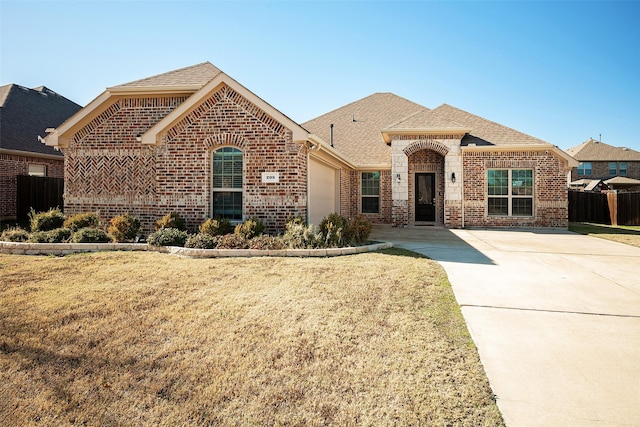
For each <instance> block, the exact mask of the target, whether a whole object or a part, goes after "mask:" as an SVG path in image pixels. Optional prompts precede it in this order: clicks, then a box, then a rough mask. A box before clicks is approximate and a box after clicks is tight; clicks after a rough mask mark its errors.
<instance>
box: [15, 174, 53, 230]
mask: <svg viewBox="0 0 640 427" xmlns="http://www.w3.org/2000/svg"><path fill="white" fill-rule="evenodd" d="M17 178H18V181H17V191H16V215H17V217H18V220H22V219H26V218H27V217H28V215H29V211H30V210H31V208H33V209H34V210H35V211H36V212H41V211H47V210H49V209H51V208H55V207H59V208H60V209H61V210H62V208H63V200H62V194H63V193H64V179H63V178H52V177H42V176H26V175H18V177H17Z"/></svg>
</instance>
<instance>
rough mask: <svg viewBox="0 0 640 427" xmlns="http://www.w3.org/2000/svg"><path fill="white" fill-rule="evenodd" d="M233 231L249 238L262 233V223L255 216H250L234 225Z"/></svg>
mask: <svg viewBox="0 0 640 427" xmlns="http://www.w3.org/2000/svg"><path fill="white" fill-rule="evenodd" d="M234 233H235V234H237V235H238V236H242V237H244V238H245V239H247V240H249V239H252V238H254V237H256V236H260V235H261V234H262V233H264V224H263V223H262V221H260V220H259V219H257V218H251V219H248V220H246V221H245V222H243V223H242V224H238V225H236V229H235V230H234Z"/></svg>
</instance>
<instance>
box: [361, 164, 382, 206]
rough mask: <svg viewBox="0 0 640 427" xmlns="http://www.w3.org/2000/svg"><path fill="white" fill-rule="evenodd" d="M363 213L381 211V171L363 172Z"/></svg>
mask: <svg viewBox="0 0 640 427" xmlns="http://www.w3.org/2000/svg"><path fill="white" fill-rule="evenodd" d="M361 186H362V188H361V189H362V191H361V194H362V213H379V212H380V172H362V177H361Z"/></svg>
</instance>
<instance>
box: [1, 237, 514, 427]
mask: <svg viewBox="0 0 640 427" xmlns="http://www.w3.org/2000/svg"><path fill="white" fill-rule="evenodd" d="M409 255H410V253H408V252H403V251H399V250H390V251H387V252H386V253H371V254H361V255H354V256H346V257H337V258H327V259H291V258H254V259H206V260H203V259H197V260H194V259H184V258H177V257H172V256H169V255H164V254H158V253H132V252H128V253H124V252H122V253H118V252H112V253H94V254H84V255H73V256H66V257H63V258H56V257H27V256H9V255H0V372H1V373H0V395H1V396H2V399H0V425H21V426H22V425H27V426H28V425H101V426H108V425H167V426H169V425H170V426H175V425H238V426H239V425H305V426H306V425H311V426H312V425H329V424H332V425H438V426H441V425H469V426H480V425H491V426H493V425H502V419H501V417H500V414H499V412H498V409H497V407H496V405H495V402H494V400H493V398H492V397H493V396H492V393H491V390H490V388H489V385H488V382H487V379H486V376H485V374H484V371H483V370H482V367H481V365H480V362H479V358H478V355H477V352H476V350H475V347H474V346H473V344H472V341H471V339H470V337H469V335H468V333H467V330H466V325H465V324H464V321H463V320H462V316H461V314H460V311H459V309H458V306H457V304H456V302H455V299H454V297H453V294H452V291H451V288H450V286H449V283H448V281H447V279H446V276H445V274H444V272H443V270H442V269H441V268H440V267H439V266H438V265H437V264H436V263H434V262H432V261H430V260H427V259H421V258H414V257H411V256H409Z"/></svg>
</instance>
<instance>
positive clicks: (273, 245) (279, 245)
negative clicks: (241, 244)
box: [249, 234, 287, 250]
mask: <svg viewBox="0 0 640 427" xmlns="http://www.w3.org/2000/svg"><path fill="white" fill-rule="evenodd" d="M286 247H287V245H286V243H285V242H284V239H283V238H282V237H278V236H268V235H266V234H263V235H262V236H257V237H254V238H253V239H251V240H249V249H261V250H268V249H272V250H276V249H285V248H286Z"/></svg>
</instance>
